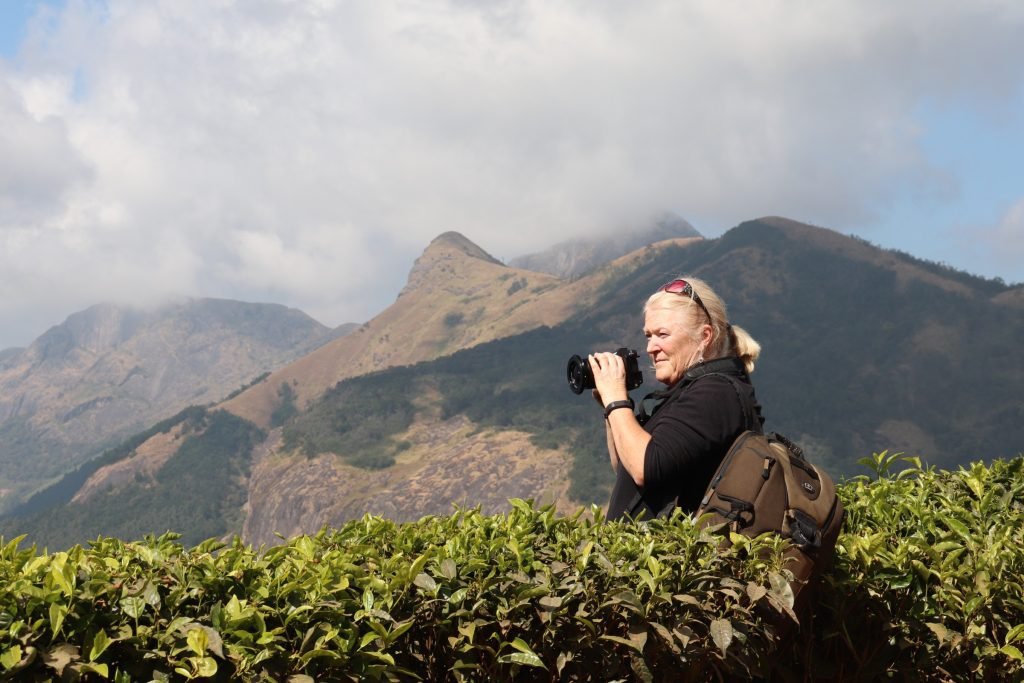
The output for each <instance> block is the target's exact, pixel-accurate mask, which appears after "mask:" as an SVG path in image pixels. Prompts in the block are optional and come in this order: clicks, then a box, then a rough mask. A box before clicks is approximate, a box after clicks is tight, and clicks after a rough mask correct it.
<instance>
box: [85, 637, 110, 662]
mask: <svg viewBox="0 0 1024 683" xmlns="http://www.w3.org/2000/svg"><path fill="white" fill-rule="evenodd" d="M108 647H110V638H108V637H107V633H106V631H104V630H103V629H100V630H99V631H97V632H96V635H95V636H93V639H92V648H90V649H89V661H90V662H95V661H96V660H97V659H99V658H100V656H101V655H102V654H103V653H104V652H106V650H107V648H108Z"/></svg>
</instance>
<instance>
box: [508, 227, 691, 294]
mask: <svg viewBox="0 0 1024 683" xmlns="http://www.w3.org/2000/svg"><path fill="white" fill-rule="evenodd" d="M687 237H701V234H700V233H699V232H697V230H696V228H694V227H693V226H692V225H690V224H689V223H688V222H686V221H685V220H683V219H682V218H680V217H679V216H677V215H676V214H674V213H672V212H669V211H666V212H663V213H661V214H659V215H657V216H655V217H654V219H653V220H652V221H651V222H650V225H649V226H648V225H644V226H643V227H641V228H640V229H637V228H626V229H623V230H621V231H620V232H618V233H616V234H614V235H612V236H611V237H606V238H603V239H577V240H569V241H566V242H560V243H559V244H556V245H555V246H553V247H550V248H549V249H545V250H544V251H540V252H537V253H535V254H527V255H525V256H519V257H517V258H514V259H512V260H511V261H509V265H510V266H512V267H514V268H524V269H526V270H536V271H539V272H541V273H550V274H552V275H556V276H558V277H560V278H564V279H572V278H574V277H578V276H579V275H582V274H583V273H586V272H587V271H589V270H593V269H594V268H596V267H598V266H600V265H603V264H605V263H608V262H609V261H611V260H612V259H615V258H618V257H619V256H622V255H623V254H628V253H629V252H631V251H634V250H636V249H639V248H640V247H642V246H644V245H647V244H653V243H654V242H661V241H662V240H668V239H677V238H687Z"/></svg>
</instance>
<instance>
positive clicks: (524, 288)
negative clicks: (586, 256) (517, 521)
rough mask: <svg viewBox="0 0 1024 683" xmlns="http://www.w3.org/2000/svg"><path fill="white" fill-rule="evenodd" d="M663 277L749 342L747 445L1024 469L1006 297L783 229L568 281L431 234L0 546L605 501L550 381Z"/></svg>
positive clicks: (597, 472) (634, 313) (847, 467)
mask: <svg viewBox="0 0 1024 683" xmlns="http://www.w3.org/2000/svg"><path fill="white" fill-rule="evenodd" d="M680 273H689V274H694V275H698V276H701V277H704V278H705V279H707V280H708V281H709V282H711V283H712V284H713V285H714V286H715V287H716V289H717V290H718V291H719V292H720V293H721V294H722V295H723V297H724V298H725V300H726V301H727V302H728V303H729V305H730V320H731V321H733V322H735V323H737V324H741V325H743V326H744V327H746V328H747V329H748V330H749V331H750V332H751V333H752V334H753V335H754V336H755V337H756V338H757V339H758V340H759V341H760V342H761V343H762V344H763V346H764V354H763V356H762V359H761V361H760V362H759V364H758V368H757V371H756V372H755V375H754V380H755V383H756V385H757V387H758V394H759V397H760V399H761V401H762V403H763V404H764V406H765V414H766V415H767V418H768V423H767V425H766V427H767V428H768V429H776V430H778V431H781V432H783V433H785V434H787V435H789V436H791V437H793V438H795V439H796V440H797V441H799V442H800V443H802V445H804V446H805V448H806V450H807V451H808V452H809V453H810V455H811V457H812V458H813V459H815V460H816V461H817V462H819V463H822V464H824V465H825V466H826V467H827V468H828V469H829V470H830V471H832V472H833V473H835V474H850V473H855V472H857V471H858V468H857V466H856V465H855V462H856V460H857V459H859V458H862V457H865V456H867V455H870V454H871V452H873V451H881V450H883V449H890V450H897V451H905V452H907V453H908V454H913V455H922V456H924V457H925V458H926V459H927V460H928V461H930V462H932V463H935V464H938V465H942V466H951V465H955V464H956V463H960V462H966V461H968V460H976V459H991V458H996V457H1006V456H1012V455H1016V454H1017V453H1019V452H1020V451H1021V450H1024V414H1022V411H1024V407H1022V406H1021V404H1020V401H1019V387H1020V386H1021V384H1022V382H1024V361H1022V359H1021V357H1020V355H1019V353H1018V352H1017V347H1018V343H1019V342H1018V340H1019V339H1020V338H1024V316H1022V315H1021V314H1022V311H1024V297H1022V296H1021V287H1019V286H1017V287H1008V286H1006V285H1005V284H1003V283H1001V282H998V281H993V280H985V279H982V278H977V277H974V276H971V275H969V274H966V273H961V272H957V271H953V270H951V269H949V268H945V267H942V266H938V265H936V264H932V263H928V262H923V261H920V260H917V259H915V258H913V257H911V256H909V255H906V254H900V253H897V252H889V251H883V250H881V249H878V248H876V247H874V246H872V245H870V244H868V243H866V242H863V241H860V240H856V239H851V238H849V237H845V236H842V235H840V234H838V233H835V232H833V231H830V230H827V229H823V228H815V227H812V226H807V225H802V224H799V223H795V222H793V221H789V220H785V219H780V218H765V219H760V220H757V221H750V222H747V223H744V224H741V225H740V226H737V227H736V228H734V229H733V230H731V231H729V232H727V233H726V234H725V235H723V236H722V237H721V238H718V239H714V240H703V239H700V238H690V239H675V240H667V241H663V242H659V243H656V244H653V245H648V246H645V247H643V248H641V249H639V250H636V251H634V252H632V253H630V254H628V255H626V256H624V257H622V258H620V259H617V260H616V261H614V262H612V263H609V264H606V265H605V266H603V267H600V268H597V269H596V270H593V271H591V272H590V273H589V274H587V275H585V276H583V277H580V278H578V279H576V280H573V281H567V280H562V279H558V278H555V277H553V276H551V275H547V274H542V273H536V272H529V271H525V270H521V269H516V268H511V267H507V266H502V265H501V264H500V263H498V262H497V261H496V260H495V259H493V258H491V257H490V256H489V255H487V254H486V252H484V251H483V250H481V249H479V247H477V246H476V245H474V244H473V243H472V242H470V241H469V240H467V239H466V238H465V237H463V236H461V235H458V234H455V233H446V234H444V235H442V236H440V237H438V238H437V239H435V240H434V241H433V242H432V243H431V244H430V245H429V246H428V247H427V249H426V250H425V251H424V253H423V255H422V256H421V257H420V259H418V260H417V262H416V265H415V266H414V267H413V269H412V273H411V274H410V277H409V282H408V285H407V286H406V288H405V289H404V290H403V292H402V294H401V296H399V298H398V300H397V301H396V302H395V303H394V304H393V305H392V306H391V307H390V308H388V309H387V310H385V311H384V312H382V313H381V314H380V315H378V316H377V317H376V318H374V319H373V320H371V321H370V322H368V323H367V324H365V325H364V326H362V327H361V328H360V329H359V330H358V331H356V332H354V333H352V334H351V335H349V336H346V337H343V338H340V339H336V340H333V341H332V342H330V343H328V344H325V345H324V346H322V347H320V348H319V349H317V350H315V351H313V352H312V353H310V354H308V355H306V356H304V357H302V358H300V359H297V360H296V361H294V362H292V363H290V364H288V365H285V366H284V367H281V368H280V369H278V370H276V371H275V372H273V373H272V374H270V375H269V376H268V377H266V378H265V379H263V380H262V381H261V382H258V383H257V384H255V385H254V386H252V387H250V388H248V389H247V390H245V391H243V392H242V393H240V394H238V395H237V396H235V397H233V398H231V399H230V400H228V401H226V402H224V403H222V404H220V406H219V408H221V409H222V410H212V409H211V410H205V411H200V412H192V413H190V414H183V415H181V416H179V417H178V418H176V419H174V420H169V421H167V422H166V423H165V424H163V425H160V426H158V427H156V428H154V429H152V430H150V431H149V433H147V434H144V435H142V436H141V437H140V438H139V439H138V440H137V441H136V442H133V443H132V444H130V448H127V449H125V454H127V452H129V451H130V452H131V453H134V454H135V457H133V458H126V457H124V455H121V454H115V455H117V457H116V458H113V457H112V458H111V460H110V462H106V463H104V466H103V467H98V468H97V469H96V470H95V472H93V473H92V475H91V476H89V477H88V480H87V481H85V483H84V484H81V485H78V484H76V485H75V487H74V490H70V487H69V490H68V491H66V492H65V493H64V494H62V495H63V499H62V500H63V502H62V503H61V504H60V505H58V506H57V507H54V508H53V509H52V510H51V511H50V512H46V513H43V514H41V515H37V516H35V517H33V518H32V519H24V520H8V522H7V526H8V530H9V531H10V532H12V533H13V532H14V531H19V530H20V531H29V532H31V533H32V534H33V535H34V537H37V538H40V539H45V540H46V541H47V542H50V543H53V544H57V545H60V544H66V543H68V542H71V541H74V540H76V539H81V538H88V537H89V536H90V535H95V534H97V533H108V534H115V535H119V536H128V537H131V536H137V535H139V534H140V533H144V532H146V531H161V530H163V529H162V528H161V525H166V526H167V527H169V528H175V529H177V530H179V531H183V532H185V533H186V534H195V533H209V534H224V533H231V532H238V531H244V537H245V539H246V540H247V541H250V542H255V543H272V542H274V541H275V538H276V536H275V533H282V534H284V535H286V536H287V535H292V534H295V533H299V532H303V531H305V532H309V531H315V530H317V529H318V528H319V527H320V526H322V525H323V524H337V523H340V522H342V521H345V520H347V519H351V518H353V517H358V516H360V515H361V514H364V513H365V512H375V513H379V514H385V515H387V516H389V517H392V518H395V519H413V518H417V517H419V516H422V515H424V514H446V513H447V512H449V511H450V506H451V505H452V504H453V503H458V504H464V505H479V506H481V508H482V509H483V510H485V511H488V512H489V511H496V510H500V509H504V507H505V506H506V505H507V502H506V501H507V499H508V498H509V497H522V498H537V499H540V500H545V501H553V502H555V503H556V504H558V505H559V506H560V507H561V508H562V509H563V510H571V509H575V507H576V506H578V505H579V504H581V503H586V502H590V501H596V502H599V503H604V502H605V501H604V499H605V497H606V495H607V487H608V484H609V482H610V472H609V468H608V464H607V454H606V453H605V452H604V441H603V431H602V430H601V429H600V419H599V418H600V414H599V412H598V411H597V410H596V408H595V406H593V405H592V403H593V402H592V401H590V400H588V399H587V397H585V396H584V397H577V396H573V395H572V394H571V393H570V392H569V391H568V390H567V389H566V387H565V361H566V359H567V358H568V356H569V355H571V354H573V353H584V352H587V351H589V350H593V349H602V348H604V349H607V348H614V347H616V346H620V345H628V346H632V347H637V348H643V339H642V336H641V335H640V328H641V317H640V310H639V309H640V305H641V303H642V301H643V300H644V298H646V296H647V295H648V294H649V293H650V292H651V291H653V290H654V289H655V288H656V287H657V286H658V285H659V284H661V283H662V282H664V281H665V280H666V279H668V278H670V277H672V276H674V275H677V274H680ZM653 388H654V387H652V386H650V385H648V386H646V387H645V388H644V389H643V390H641V391H638V392H636V394H637V395H642V393H641V392H642V391H644V390H649V389H653ZM215 481H216V482H219V483H216V488H212V489H210V490H213V491H215V493H213V494H211V495H206V496H205V497H196V496H192V497H189V496H190V495H191V492H192V491H199V490H200V489H202V487H203V486H205V485H209V486H214V484H213V483H211V482H215ZM197 495H198V494H197ZM72 499H74V502H70V501H72ZM209 499H213V500H214V501H215V502H217V505H214V506H211V505H210V504H208V501H209ZM161 506H163V507H161ZM69 519H70V520H76V525H71V524H69V523H68V522H67V520H69ZM186 538H187V539H188V540H198V538H196V537H195V536H194V535H193V536H186Z"/></svg>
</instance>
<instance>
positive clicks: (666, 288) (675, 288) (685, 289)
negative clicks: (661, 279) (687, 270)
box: [658, 279, 713, 324]
mask: <svg viewBox="0 0 1024 683" xmlns="http://www.w3.org/2000/svg"><path fill="white" fill-rule="evenodd" d="M658 291H659V292H668V293H669V294H682V295H683V296H688V297H690V298H691V299H693V303H695V304H697V305H698V306H700V310H702V311H704V315H706V316H707V317H708V323H709V324H713V323H712V322H711V313H710V312H708V307H707V306H705V305H704V302H703V301H701V300H700V297H699V296H697V292H695V291H694V290H693V285H691V284H690V283H689V282H687V281H686V280H682V279H679V280H672V282H666V283H665V284H663V285H662V286H661V287H658Z"/></svg>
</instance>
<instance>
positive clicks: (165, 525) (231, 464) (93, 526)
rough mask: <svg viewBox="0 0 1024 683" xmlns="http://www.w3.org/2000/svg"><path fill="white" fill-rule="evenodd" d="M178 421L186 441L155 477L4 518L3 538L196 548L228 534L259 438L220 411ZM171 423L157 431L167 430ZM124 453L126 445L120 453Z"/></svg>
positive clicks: (235, 525)
mask: <svg viewBox="0 0 1024 683" xmlns="http://www.w3.org/2000/svg"><path fill="white" fill-rule="evenodd" d="M179 418H180V420H178V421H176V422H174V424H179V423H181V422H185V423H187V428H186V431H185V434H186V436H185V437H184V439H183V441H182V444H181V446H180V448H178V449H177V450H176V451H175V453H174V455H173V456H172V457H171V458H170V459H169V460H168V461H167V462H166V463H165V464H164V465H163V467H162V468H160V470H159V471H158V472H157V473H156V475H155V477H153V478H151V479H150V478H148V477H145V476H142V475H138V476H137V477H136V480H135V482H134V485H133V486H128V487H118V488H115V489H113V490H110V491H107V492H101V493H99V494H98V495H95V496H93V497H91V498H89V499H88V500H86V501H85V502H82V503H75V502H69V503H65V504H64V505H62V506H59V507H52V508H47V509H43V510H41V511H37V512H34V513H29V514H27V515H26V516H24V517H13V518H9V519H5V520H3V523H2V527H0V528H2V529H3V533H5V534H6V535H7V536H8V537H10V536H11V535H13V534H19V533H26V532H28V533H31V535H32V537H33V538H34V539H35V540H36V541H37V542H38V543H39V544H40V545H45V546H48V547H51V548H60V547H67V546H69V545H72V544H73V543H82V542H85V540H86V539H89V538H95V537H96V536H98V535H103V536H118V537H122V538H139V537H141V536H143V535H144V534H154V533H157V534H159V533H164V532H166V531H176V532H179V533H180V534H182V538H183V539H184V541H185V542H186V543H198V542H199V541H201V540H203V539H206V538H210V537H215V536H224V535H226V534H230V533H234V532H235V531H236V530H238V529H240V528H241V524H242V512H241V509H242V505H243V504H244V503H245V498H246V480H247V478H248V474H249V468H250V464H251V453H252V449H253V447H254V445H255V444H256V443H258V442H259V441H261V440H262V439H263V438H264V436H265V434H264V433H263V432H262V431H261V430H259V429H257V428H256V427H254V426H253V425H252V424H251V423H248V422H246V421H245V420H242V419H241V418H238V417H235V416H234V415H232V414H230V413H228V412H225V411H223V410H218V411H212V412H208V411H206V410H205V409H203V408H193V409H190V410H188V411H185V412H183V413H182V414H181V415H180V416H179ZM170 422H171V421H168V423H164V424H162V425H161V427H162V428H165V429H169V428H170V427H171V424H170ZM130 447H131V443H127V444H125V447H124V448H122V449H120V450H122V451H124V450H127V449H128V448H130ZM121 457H124V456H123V455H122V456H121ZM51 493H52V494H53V495H57V494H58V493H60V492H51Z"/></svg>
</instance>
